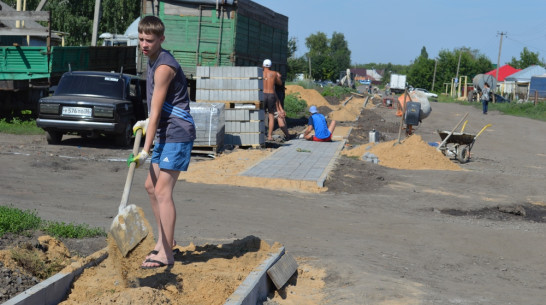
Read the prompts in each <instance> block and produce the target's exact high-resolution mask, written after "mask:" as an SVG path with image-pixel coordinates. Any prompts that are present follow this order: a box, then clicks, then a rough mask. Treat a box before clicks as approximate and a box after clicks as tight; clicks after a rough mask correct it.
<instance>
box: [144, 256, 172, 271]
mask: <svg viewBox="0 0 546 305" xmlns="http://www.w3.org/2000/svg"><path fill="white" fill-rule="evenodd" d="M144 263H153V264H157V266H140V268H141V269H157V268H162V267H170V266H172V265H174V264H165V263H164V262H160V261H156V260H155V259H150V258H149V259H147V260H145V261H144Z"/></svg>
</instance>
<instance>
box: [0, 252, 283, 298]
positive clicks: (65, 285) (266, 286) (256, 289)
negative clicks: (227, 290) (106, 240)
mask: <svg viewBox="0 0 546 305" xmlns="http://www.w3.org/2000/svg"><path fill="white" fill-rule="evenodd" d="M284 252H285V249H284V247H281V248H280V249H279V251H277V252H276V253H272V254H270V256H269V258H267V259H266V260H265V261H264V262H263V263H261V264H260V265H259V266H258V267H256V268H255V269H254V270H253V271H252V272H251V273H250V274H249V275H248V276H247V277H246V279H245V280H244V281H243V283H241V285H239V287H238V288H237V290H235V292H234V293H233V294H232V295H231V296H230V297H229V298H228V299H227V301H226V303H225V305H255V304H256V303H258V301H260V300H265V299H266V298H267V294H268V293H269V291H271V289H272V287H273V286H272V285H273V283H272V282H271V280H269V279H268V277H267V270H268V269H269V268H271V266H273V265H274V264H275V263H276V262H277V261H278V260H279V259H280V258H281V257H282V256H283V255H284ZM91 256H97V257H96V258H92V259H91V261H90V262H88V263H87V264H85V265H83V266H81V267H79V268H77V269H75V270H74V271H72V272H70V273H64V272H62V271H61V272H59V273H57V274H55V275H54V276H52V277H50V278H48V279H46V280H44V281H43V282H40V283H39V284H36V285H34V286H33V287H31V288H29V289H27V290H26V291H24V292H22V293H20V294H18V295H16V296H14V297H13V298H11V299H9V300H8V301H6V302H4V303H2V305H50V304H51V305H53V304H59V303H60V302H61V301H62V300H63V299H64V298H65V297H66V294H67V292H68V291H69V290H70V286H71V285H72V281H73V280H74V278H76V277H77V276H78V275H80V274H81V273H82V272H83V271H84V270H85V269H86V268H89V267H93V266H97V265H99V264H100V263H101V262H102V261H103V260H104V259H106V258H107V257H108V252H107V251H106V248H105V249H103V250H100V251H98V252H96V253H95V254H92V255H91Z"/></svg>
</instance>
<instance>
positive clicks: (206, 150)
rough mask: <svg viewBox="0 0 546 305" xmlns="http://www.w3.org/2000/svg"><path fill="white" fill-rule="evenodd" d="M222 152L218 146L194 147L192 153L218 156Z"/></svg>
mask: <svg viewBox="0 0 546 305" xmlns="http://www.w3.org/2000/svg"><path fill="white" fill-rule="evenodd" d="M219 151H220V147H218V146H217V145H194V146H193V148H192V150H191V153H192V154H206V155H210V154H213V155H215V156H216V155H217V154H218V152H219Z"/></svg>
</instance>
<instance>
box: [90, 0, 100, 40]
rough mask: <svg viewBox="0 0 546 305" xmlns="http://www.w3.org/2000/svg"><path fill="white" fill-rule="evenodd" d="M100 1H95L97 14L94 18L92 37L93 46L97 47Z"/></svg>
mask: <svg viewBox="0 0 546 305" xmlns="http://www.w3.org/2000/svg"><path fill="white" fill-rule="evenodd" d="M99 14H100V0H95V14H94V16H93V35H92V36H91V45H92V46H94V47H95V46H96V45H97V32H98V30H99Z"/></svg>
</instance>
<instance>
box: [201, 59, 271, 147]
mask: <svg viewBox="0 0 546 305" xmlns="http://www.w3.org/2000/svg"><path fill="white" fill-rule="evenodd" d="M196 74H197V75H196V76H197V84H196V89H197V90H196V102H197V104H199V103H223V104H224V105H225V109H224V122H225V130H224V145H237V146H242V147H262V146H263V145H264V144H265V124H264V117H265V116H264V110H263V109H262V107H261V105H262V104H261V102H260V101H261V100H262V99H263V92H262V91H263V90H262V89H263V82H262V75H263V69H262V68H260V67H197V71H196Z"/></svg>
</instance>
